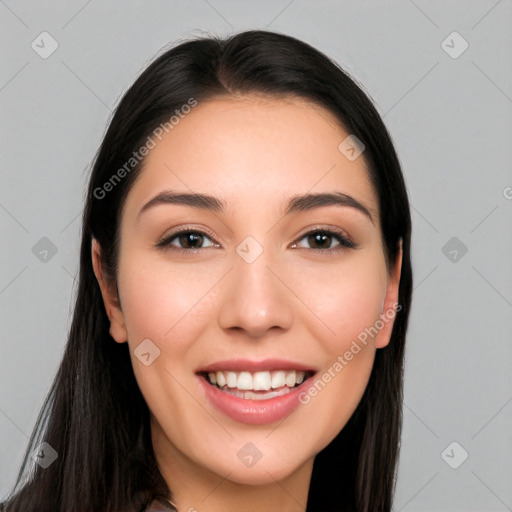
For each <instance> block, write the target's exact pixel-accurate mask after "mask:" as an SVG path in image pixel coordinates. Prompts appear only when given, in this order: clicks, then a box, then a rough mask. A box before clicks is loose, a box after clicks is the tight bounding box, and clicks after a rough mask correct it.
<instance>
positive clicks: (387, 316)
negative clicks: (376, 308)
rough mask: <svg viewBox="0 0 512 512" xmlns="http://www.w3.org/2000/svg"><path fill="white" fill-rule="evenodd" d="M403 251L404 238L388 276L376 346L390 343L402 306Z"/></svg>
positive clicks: (381, 346)
mask: <svg viewBox="0 0 512 512" xmlns="http://www.w3.org/2000/svg"><path fill="white" fill-rule="evenodd" d="M402 253H403V251H402V239H401V238H400V240H399V242H398V254H397V257H396V262H395V265H394V268H393V271H392V273H391V274H390V275H389V276H388V285H387V290H386V297H385V299H384V307H383V310H382V313H381V319H380V321H381V322H382V323H381V324H380V325H381V326H382V328H381V329H379V333H378V334H377V336H376V337H375V348H384V347H386V346H387V345H388V344H389V341H390V339H391V332H392V331H393V324H394V323H395V318H396V315H397V314H398V312H399V311H400V309H401V308H402V306H401V305H400V304H399V301H398V295H399V286H400V276H401V273H402Z"/></svg>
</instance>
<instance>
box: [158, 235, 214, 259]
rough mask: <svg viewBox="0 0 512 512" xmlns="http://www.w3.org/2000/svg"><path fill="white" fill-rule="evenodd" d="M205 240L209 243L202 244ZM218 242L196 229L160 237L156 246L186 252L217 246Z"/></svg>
mask: <svg viewBox="0 0 512 512" xmlns="http://www.w3.org/2000/svg"><path fill="white" fill-rule="evenodd" d="M205 241H209V245H206V246H204V245H203V244H204V243H205ZM218 245H219V244H217V243H216V242H214V241H213V240H212V238H210V236H208V235H207V234H206V233H203V232H202V231H198V230H191V229H186V230H181V231H177V232H174V233H171V234H170V235H167V236H165V237H164V238H162V239H161V240H160V241H159V242H158V243H157V244H156V246H157V247H160V248H163V249H165V250H172V251H180V252H183V253H186V252H189V253H190V252H197V250H198V249H206V248H208V247H218Z"/></svg>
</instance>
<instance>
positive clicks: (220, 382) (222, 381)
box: [208, 372, 226, 388]
mask: <svg viewBox="0 0 512 512" xmlns="http://www.w3.org/2000/svg"><path fill="white" fill-rule="evenodd" d="M210 375H211V373H209V374H208V377H210ZM214 375H215V377H216V380H217V384H218V386H219V388H222V387H224V386H225V385H226V377H224V374H223V373H222V372H217V373H215V374H214ZM210 382H211V383H212V384H215V382H212V379H211V378H210Z"/></svg>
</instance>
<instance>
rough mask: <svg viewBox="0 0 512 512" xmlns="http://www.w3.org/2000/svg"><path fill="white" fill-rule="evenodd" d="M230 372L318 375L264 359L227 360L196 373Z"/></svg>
mask: <svg viewBox="0 0 512 512" xmlns="http://www.w3.org/2000/svg"><path fill="white" fill-rule="evenodd" d="M229 370H231V371H235V372H242V371H247V372H258V371H259V372H261V371H274V370H299V371H304V372H311V373H316V370H315V369H314V368H312V367H311V366H308V365H305V364H302V363H298V362H295V361H290V360H286V359H262V360H261V361H254V360H250V359H229V360H228V359H226V360H224V361H216V362H215V363H211V364H209V365H207V366H202V367H201V368H199V369H198V370H197V371H196V373H209V372H218V371H229Z"/></svg>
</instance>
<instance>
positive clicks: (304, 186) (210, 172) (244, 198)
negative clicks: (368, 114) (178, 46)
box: [127, 95, 378, 218]
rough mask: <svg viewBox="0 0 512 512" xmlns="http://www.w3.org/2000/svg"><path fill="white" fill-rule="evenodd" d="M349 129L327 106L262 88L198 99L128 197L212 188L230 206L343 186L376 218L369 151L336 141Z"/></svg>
mask: <svg viewBox="0 0 512 512" xmlns="http://www.w3.org/2000/svg"><path fill="white" fill-rule="evenodd" d="M349 135H350V134H349V133H348V132H347V131H346V130H345V128H344V127H343V126H341V124H340V123H339V121H338V120H337V119H336V117H335V116H334V115H333V114H332V113H331V112H330V111H328V110H327V109H325V108H324V107H321V106H319V105H316V104H313V103H310V102H307V101H305V100H303V99H301V98H294V97H286V98H274V97H268V96H261V95H251V96H243V97H237V98H233V97H226V98H218V99H213V100H208V101H205V102H199V103H198V105H197V106H195V107H194V108H192V109H191V111H190V113H188V114H182V116H181V117H180V119H179V121H178V122H177V123H175V124H173V128H172V129H171V130H169V133H165V132H164V135H163V136H161V140H158V139H156V138H154V140H155V142H156V145H155V147H154V148H153V149H151V150H150V151H149V153H148V155H147V156H146V157H145V160H144V164H143V170H142V172H141V174H140V176H139V177H138V179H137V180H136V182H135V184H134V186H133V189H132V191H131V192H130V194H129V197H128V201H127V203H128V202H130V203H132V204H133V203H140V202H141V201H144V200H147V198H148V196H150V195H152V194H153V195H154V194H157V193H159V192H161V191H162V190H165V189H172V190H178V191H182V192H199V193H201V192H202V193H208V194H210V195H214V196H216V197H219V198H220V199H223V200H224V201H225V203H226V204H227V205H228V207H229V209H231V208H233V209H235V208H240V207H246V208H249V207H251V206H252V207H254V208H261V207H264V206H269V205H273V204H276V203H278V202H281V203H282V202H283V201H284V200H285V199H286V198H287V197H290V196H293V195H298V194H305V193H317V192H318V193H320V192H327V191H332V190H337V191H340V192H343V193H346V194H350V195H352V196H353V197H355V198H356V199H358V200H360V201H361V202H362V203H364V204H365V206H367V208H368V209H369V210H370V211H371V212H372V214H373V215H374V218H378V211H377V198H376V194H375V192H374V190H373V187H372V185H371V182H370V180H369V176H368V172H367V169H366V164H365V161H364V160H363V157H362V156H361V157H359V158H357V159H355V160H353V161H351V160H349V159H348V158H347V157H346V156H345V155H344V154H343V153H342V152H341V151H340V150H339V149H338V148H339V145H340V143H342V142H343V141H344V140H345V139H346V138H347V137H348V136H349Z"/></svg>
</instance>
